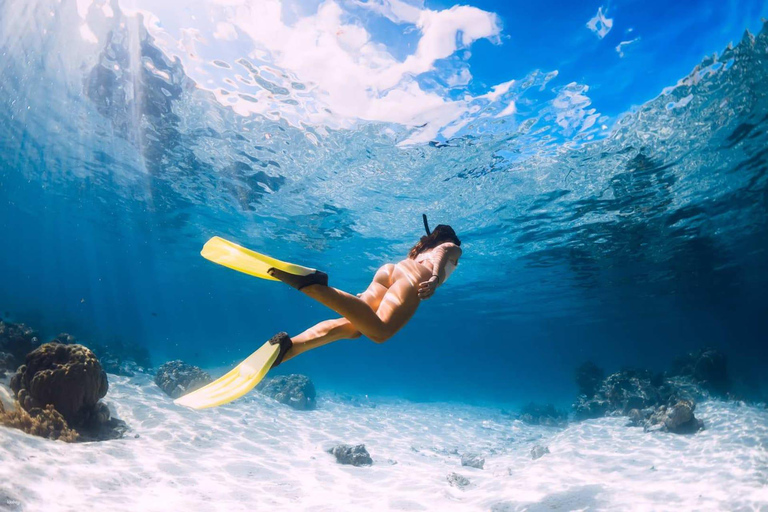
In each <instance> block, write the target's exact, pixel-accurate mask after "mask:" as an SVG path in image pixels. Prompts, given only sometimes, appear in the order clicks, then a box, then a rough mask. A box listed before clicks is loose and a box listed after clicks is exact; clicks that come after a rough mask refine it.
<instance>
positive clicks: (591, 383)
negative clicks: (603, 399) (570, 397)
mask: <svg viewBox="0 0 768 512" xmlns="http://www.w3.org/2000/svg"><path fill="white" fill-rule="evenodd" d="M604 378H605V372H604V371H603V369H602V368H600V367H598V366H597V365H596V364H595V363H593V362H592V361H587V362H585V363H583V364H581V365H580V366H579V367H578V368H576V385H577V386H578V387H579V394H582V395H585V396H586V397H587V398H592V397H593V396H595V393H596V392H597V390H598V388H599V387H600V383H601V382H602V381H603V379H604Z"/></svg>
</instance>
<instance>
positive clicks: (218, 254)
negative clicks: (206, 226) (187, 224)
mask: <svg viewBox="0 0 768 512" xmlns="http://www.w3.org/2000/svg"><path fill="white" fill-rule="evenodd" d="M200 254H201V255H202V256H203V258H205V259H207V260H210V261H212V262H214V263H218V264H219V265H223V266H225V267H229V268H231V269H233V270H237V271H238V272H243V273H244V274H249V275H252V276H255V277H260V278H262V279H269V280H270V281H277V279H275V278H274V277H272V276H270V275H269V274H267V270H269V269H270V268H272V267H274V268H277V269H280V270H282V271H283V272H288V273H289V274H295V275H300V276H306V275H307V274H311V273H312V272H315V269H313V268H309V267H303V266H301V265H294V264H293V263H287V262H285V261H280V260H278V259H275V258H271V257H269V256H267V255H265V254H260V253H258V252H256V251H252V250H250V249H246V248H245V247H241V246H239V245H237V244H235V243H232V242H230V241H229V240H224V239H223V238H221V237H218V236H215V237H213V238H211V239H210V240H208V242H206V244H205V245H204V246H203V250H202V251H200Z"/></svg>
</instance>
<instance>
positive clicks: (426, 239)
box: [408, 224, 461, 259]
mask: <svg viewBox="0 0 768 512" xmlns="http://www.w3.org/2000/svg"><path fill="white" fill-rule="evenodd" d="M446 242H451V243H454V244H456V245H459V246H460V245H461V240H459V237H457V236H456V232H455V231H454V230H453V228H452V227H451V226H449V225H447V224H440V225H438V226H436V227H435V229H434V230H432V233H430V234H429V235H425V236H423V237H421V240H419V241H418V242H417V243H416V245H414V246H413V247H412V248H411V250H410V251H409V252H408V257H409V258H410V259H414V258H415V257H416V256H418V255H419V254H421V253H422V252H424V251H428V250H430V249H434V248H435V247H437V246H438V245H440V244H444V243H446Z"/></svg>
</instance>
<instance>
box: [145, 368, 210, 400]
mask: <svg viewBox="0 0 768 512" xmlns="http://www.w3.org/2000/svg"><path fill="white" fill-rule="evenodd" d="M211 381H212V379H211V376H210V375H208V372H205V371H203V370H201V369H200V368H198V367H197V366H192V365H190V364H186V363H184V362H183V361H178V360H177V361H169V362H167V363H165V364H164V365H162V366H161V367H160V368H158V370H157V374H155V384H157V385H158V387H159V388H160V389H162V390H163V391H165V393H166V394H167V395H168V396H170V397H171V398H179V397H180V396H182V395H186V394H187V393H190V392H192V391H194V390H196V389H199V388H201V387H203V386H205V385H206V384H208V383H210V382H211Z"/></svg>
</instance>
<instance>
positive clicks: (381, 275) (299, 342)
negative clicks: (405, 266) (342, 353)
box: [283, 265, 391, 361]
mask: <svg viewBox="0 0 768 512" xmlns="http://www.w3.org/2000/svg"><path fill="white" fill-rule="evenodd" d="M387 267H388V266H386V265H385V266H384V267H382V268H381V269H379V271H378V272H376V276H374V278H373V281H372V282H371V284H370V285H369V286H368V288H367V289H366V290H365V291H364V292H363V293H361V294H360V295H359V296H358V297H359V298H360V300H362V301H363V302H365V303H366V304H367V305H368V307H370V308H371V309H374V310H376V309H378V308H379V305H380V304H381V300H382V299H383V298H384V296H385V295H386V293H387V290H388V289H389V288H388V287H389V282H390V280H391V279H390V273H391V269H390V268H387ZM384 283H386V285H385V284H384ZM360 336H362V333H361V332H360V331H358V330H357V329H356V328H355V327H354V326H353V325H352V323H351V322H350V321H349V320H347V319H346V318H337V319H335V320H326V321H324V322H320V323H319V324H316V325H314V326H312V327H310V328H309V329H307V330H306V331H304V332H302V333H301V334H299V335H297V336H295V337H293V338H291V341H292V342H293V346H292V347H291V349H290V350H289V351H288V352H287V353H286V355H285V358H284V359H283V360H284V361H285V360H288V359H290V358H292V357H294V356H297V355H299V354H301V353H303V352H306V351H307V350H311V349H313V348H316V347H320V346H323V345H326V344H328V343H331V342H333V341H338V340H345V339H354V338H359V337H360Z"/></svg>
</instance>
